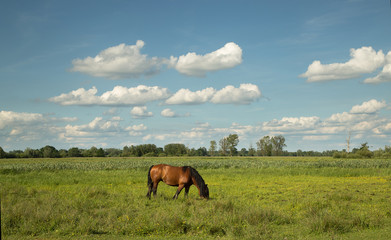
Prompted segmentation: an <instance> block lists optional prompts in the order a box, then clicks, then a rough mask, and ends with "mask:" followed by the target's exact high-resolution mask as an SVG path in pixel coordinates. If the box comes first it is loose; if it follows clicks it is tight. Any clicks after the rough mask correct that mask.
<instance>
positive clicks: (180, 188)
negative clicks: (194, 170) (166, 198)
mask: <svg viewBox="0 0 391 240" xmlns="http://www.w3.org/2000/svg"><path fill="white" fill-rule="evenodd" d="M184 187H185V185H184V184H181V185H179V186H178V189H177V190H176V193H175V195H174V197H173V198H172V199H178V195H179V193H181V191H182V189H183V188H184Z"/></svg>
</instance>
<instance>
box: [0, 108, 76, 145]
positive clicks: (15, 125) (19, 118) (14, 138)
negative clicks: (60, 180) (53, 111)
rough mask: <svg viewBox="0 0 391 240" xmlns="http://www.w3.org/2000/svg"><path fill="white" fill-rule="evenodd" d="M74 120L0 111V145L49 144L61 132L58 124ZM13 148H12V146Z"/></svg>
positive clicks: (74, 119) (38, 114)
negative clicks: (20, 143) (21, 143)
mask: <svg viewBox="0 0 391 240" xmlns="http://www.w3.org/2000/svg"><path fill="white" fill-rule="evenodd" d="M73 121H76V118H69V117H66V118H57V117H54V116H52V115H45V114H41V113H27V112H13V111H0V136H2V137H1V138H0V145H3V146H4V145H5V143H10V144H11V145H14V144H16V143H19V142H24V143H26V142H30V141H32V142H33V143H36V142H37V141H39V142H41V143H42V144H49V143H50V141H52V140H53V139H54V138H57V137H58V133H59V132H60V131H62V127H59V126H58V125H59V124H62V123H64V122H73ZM12 147H14V146H12Z"/></svg>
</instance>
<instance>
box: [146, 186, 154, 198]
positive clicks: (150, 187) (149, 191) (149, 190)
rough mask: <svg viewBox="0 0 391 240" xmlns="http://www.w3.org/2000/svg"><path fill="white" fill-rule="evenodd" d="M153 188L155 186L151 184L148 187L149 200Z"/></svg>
mask: <svg viewBox="0 0 391 240" xmlns="http://www.w3.org/2000/svg"><path fill="white" fill-rule="evenodd" d="M152 186H153V184H149V185H148V193H147V197H148V198H149V199H151V193H152Z"/></svg>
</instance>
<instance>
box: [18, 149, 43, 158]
mask: <svg viewBox="0 0 391 240" xmlns="http://www.w3.org/2000/svg"><path fill="white" fill-rule="evenodd" d="M23 157H25V158H40V157H42V153H41V151H40V150H38V149H31V148H26V149H25V150H24V152H23Z"/></svg>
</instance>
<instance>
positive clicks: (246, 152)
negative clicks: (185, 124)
mask: <svg viewBox="0 0 391 240" xmlns="http://www.w3.org/2000/svg"><path fill="white" fill-rule="evenodd" d="M239 156H248V151H247V149H246V148H242V149H240V152H239Z"/></svg>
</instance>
